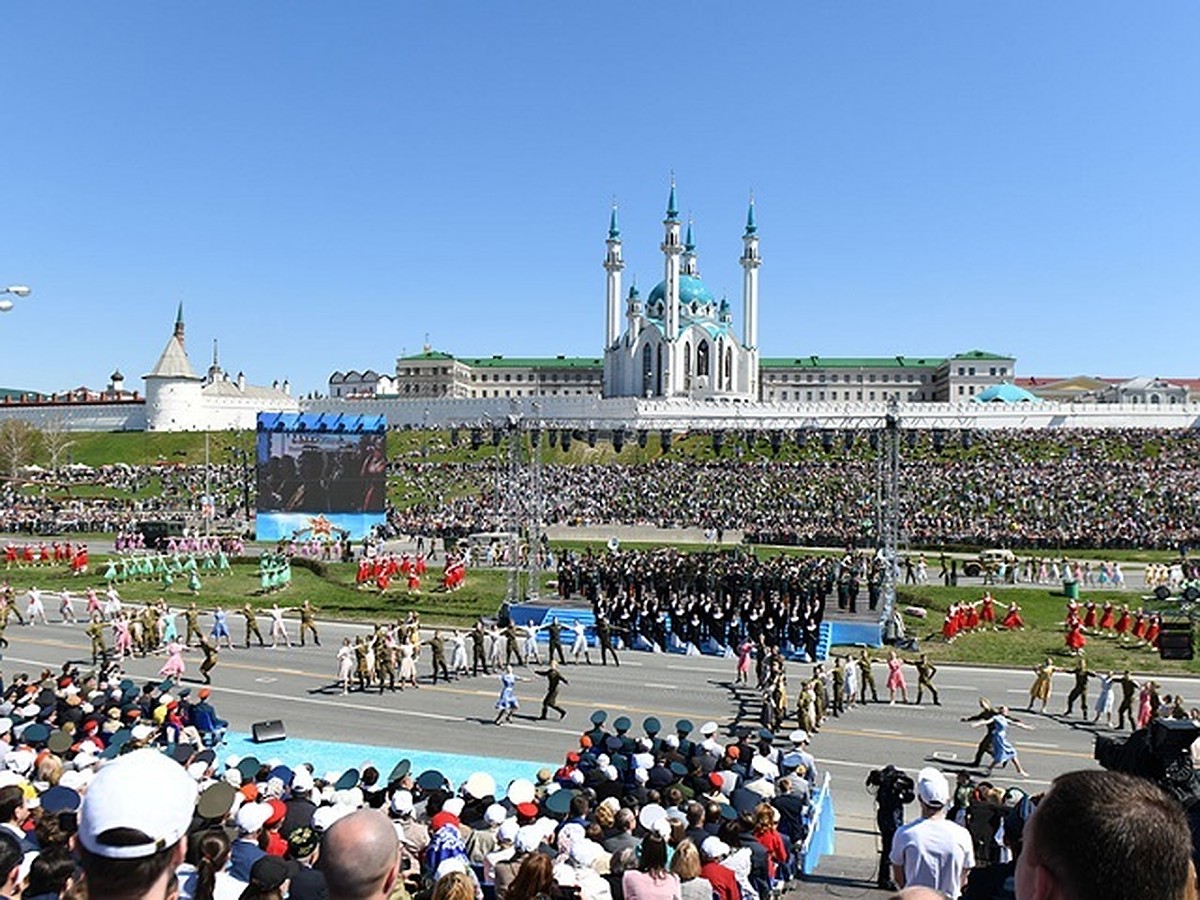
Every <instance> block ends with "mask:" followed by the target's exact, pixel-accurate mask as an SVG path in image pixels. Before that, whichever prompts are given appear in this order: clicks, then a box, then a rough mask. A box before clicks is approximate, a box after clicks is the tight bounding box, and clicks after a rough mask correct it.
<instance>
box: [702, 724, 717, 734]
mask: <svg viewBox="0 0 1200 900" xmlns="http://www.w3.org/2000/svg"><path fill="white" fill-rule="evenodd" d="M700 733H701V734H702V735H704V736H705V737H711V736H712V735H714V734H716V733H717V723H716V722H713V721H708V722H705V723H704V724H703V725H701V726H700Z"/></svg>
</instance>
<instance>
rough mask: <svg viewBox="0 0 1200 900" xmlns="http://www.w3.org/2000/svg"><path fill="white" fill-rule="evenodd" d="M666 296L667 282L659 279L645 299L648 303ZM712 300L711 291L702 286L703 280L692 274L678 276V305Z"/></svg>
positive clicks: (702, 304) (663, 298) (659, 300)
mask: <svg viewBox="0 0 1200 900" xmlns="http://www.w3.org/2000/svg"><path fill="white" fill-rule="evenodd" d="M666 298H667V283H666V282H665V281H660V282H659V283H658V284H656V285H655V286H654V290H652V291H651V292H650V296H649V298H648V299H647V302H648V303H651V304H653V303H658V302H663V301H665V300H666ZM713 300H714V298H713V295H712V292H711V291H710V290H709V289H708V288H707V287H705V286H704V282H703V281H701V280H700V279H699V278H696V277H695V276H694V275H680V276H679V305H680V306H681V307H684V308H687V307H690V306H691V305H692V304H693V303H695V304H698V305H699V306H704V305H706V304H709V303H712V302H713Z"/></svg>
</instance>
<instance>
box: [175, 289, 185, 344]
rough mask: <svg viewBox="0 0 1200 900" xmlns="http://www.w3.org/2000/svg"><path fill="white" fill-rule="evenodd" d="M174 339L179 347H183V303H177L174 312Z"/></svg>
mask: <svg viewBox="0 0 1200 900" xmlns="http://www.w3.org/2000/svg"><path fill="white" fill-rule="evenodd" d="M175 337H177V338H178V339H179V346H181V347H182V346H183V301H182V300H180V301H179V309H178V310H177V311H176V312H175Z"/></svg>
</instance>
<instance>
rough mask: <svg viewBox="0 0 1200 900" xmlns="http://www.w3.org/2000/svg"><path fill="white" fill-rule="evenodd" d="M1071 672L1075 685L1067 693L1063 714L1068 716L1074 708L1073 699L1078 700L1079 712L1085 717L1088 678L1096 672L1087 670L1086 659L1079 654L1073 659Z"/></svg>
mask: <svg viewBox="0 0 1200 900" xmlns="http://www.w3.org/2000/svg"><path fill="white" fill-rule="evenodd" d="M1071 674H1072V675H1074V676H1075V687H1073V688H1071V693H1069V694H1068V695H1067V711H1066V712H1065V713H1063V715H1064V716H1069V715H1070V714H1071V712H1072V710H1074V709H1075V701H1076V700H1078V701H1079V712H1080V713H1081V714H1082V715H1083V717H1084V718H1085V719H1086V718H1087V714H1088V700H1087V687H1088V679H1089V678H1095V677H1096V673H1094V672H1089V671H1088V667H1087V660H1086V659H1084V658H1083V657H1082V656H1081V657H1079V658H1078V659H1077V660H1075V668H1074V669H1072V670H1071Z"/></svg>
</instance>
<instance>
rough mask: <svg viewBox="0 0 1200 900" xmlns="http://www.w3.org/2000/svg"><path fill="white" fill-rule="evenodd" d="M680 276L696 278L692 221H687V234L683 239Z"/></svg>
mask: <svg viewBox="0 0 1200 900" xmlns="http://www.w3.org/2000/svg"><path fill="white" fill-rule="evenodd" d="M679 274H681V275H691V276H692V277H693V278H695V277H697V275H698V271H697V269H696V242H695V240H693V238H692V220H691V219H688V227H687V234H686V235H685V236H684V239H683V266H682V268H681V270H680V273H679Z"/></svg>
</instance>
